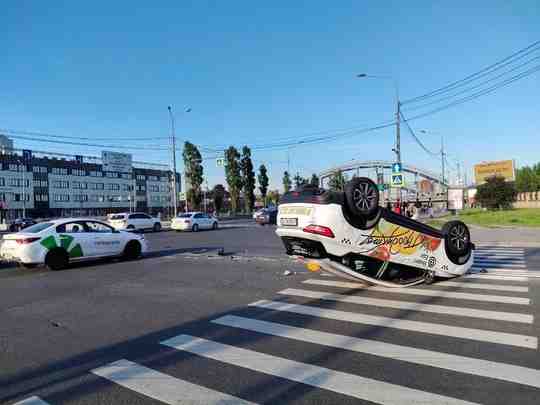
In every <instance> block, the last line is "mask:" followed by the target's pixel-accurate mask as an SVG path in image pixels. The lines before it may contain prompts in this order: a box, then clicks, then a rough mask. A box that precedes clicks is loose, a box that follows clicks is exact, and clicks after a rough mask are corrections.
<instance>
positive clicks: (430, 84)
mask: <svg viewBox="0 0 540 405" xmlns="http://www.w3.org/2000/svg"><path fill="white" fill-rule="evenodd" d="M291 3H292V5H291ZM329 4H331V3H328V2H322V1H305V2H301V1H297V2H285V1H274V2H268V3H267V4H264V5H263V4H262V3H257V2H250V1H233V2H218V1H212V2H207V1H193V2H188V1H184V2H178V1H160V2H153V3H148V2H133V1H129V2H128V1H116V2H105V1H94V2H91V3H86V4H85V3H81V2H55V1H49V2H39V1H20V2H11V4H9V5H4V6H3V10H2V14H1V15H0V26H1V27H2V35H1V36H0V49H2V50H3V52H2V63H1V64H0V128H8V129H16V130H24V131H38V132H44V133H51V134H58V135H65V136H77V137H87V138H94V139H95V140H94V141H93V142H94V143H99V144H108V145H119V146H123V147H135V148H137V150H133V151H130V152H132V153H133V155H134V159H136V160H145V161H151V162H161V163H168V162H169V160H170V158H169V154H168V153H167V152H166V151H160V150H153V149H151V148H159V147H166V144H167V140H166V139H156V138H162V137H166V136H167V135H168V134H169V121H168V113H167V106H168V105H172V106H173V108H174V110H175V112H176V120H177V136H178V139H179V141H180V142H181V141H183V140H190V141H191V142H193V143H196V144H199V145H208V146H215V145H229V144H235V145H243V144H247V145H254V144H261V143H268V142H272V141H273V140H275V139H280V138H288V139H300V138H301V137H302V136H305V135H307V134H311V133H313V132H318V131H327V130H328V131H332V130H339V129H343V128H350V127H357V128H363V127H367V126H371V125H374V124H378V123H380V122H383V121H387V120H391V119H392V117H393V114H394V109H395V105H394V101H393V97H394V92H393V87H392V83H391V82H390V81H384V80H376V79H356V78H355V74H357V73H360V72H365V73H370V74H378V75H391V76H393V77H395V78H396V79H397V80H398V82H399V88H400V96H401V98H402V99H407V98H411V97H414V96H417V95H420V94H424V93H426V92H428V91H430V90H432V89H435V88H438V87H440V86H442V85H444V84H447V83H449V82H452V81H454V80H458V79H461V78H463V77H465V76H467V75H468V74H470V73H473V72H475V71H477V70H479V69H481V68H483V67H484V66H487V65H489V64H491V63H493V62H496V61H497V60H499V59H502V58H503V57H505V56H507V55H509V54H511V53H513V52H515V51H517V50H519V49H521V48H524V47H525V46H527V45H529V44H531V43H532V42H534V41H537V40H539V39H540V24H538V18H539V16H540V4H539V3H538V2H537V1H535V0H531V1H519V2H508V1H476V2H471V1H467V2H465V1H453V2H437V4H436V3H435V2H428V1H415V2H403V1H386V2H376V1H365V2H359V1H338V2H334V3H332V4H331V6H329ZM537 55H540V52H537ZM535 64H536V65H538V64H540V62H538V61H537V62H536V63H532V64H531V65H530V66H534V65H535ZM539 89H540V73H536V74H534V75H531V76H529V77H527V78H525V79H523V80H520V81H517V82H515V83H514V84H512V85H510V86H508V87H505V88H502V89H500V90H498V91H496V92H494V93H493V94H490V95H487V96H484V97H481V98H478V99H477V100H474V101H472V102H469V103H466V104H463V105H460V106H458V107H455V108H452V109H448V110H445V111H443V112H440V113H438V114H434V115H432V116H429V117H426V118H423V119H419V120H416V121H413V122H411V125H412V127H413V128H414V129H415V130H417V131H419V130H421V129H425V130H430V131H431V134H423V133H419V134H418V135H419V136H421V138H422V140H423V141H424V142H425V144H426V145H427V146H428V147H429V148H431V149H434V150H436V149H438V148H439V143H440V140H439V138H440V135H441V134H442V135H444V137H445V139H446V141H445V142H446V143H447V148H448V152H449V153H450V154H451V155H452V156H453V157H454V158H459V159H460V160H461V161H463V162H464V164H465V166H466V167H468V168H469V169H470V168H471V167H472V165H473V164H474V163H476V162H478V161H482V160H495V159H507V158H508V159H516V161H517V163H518V165H523V164H532V163H535V162H537V161H539V160H540V156H539V155H538V152H537V151H538V146H539V144H540V142H539V135H540V134H539V132H540V130H539V128H540V125H539V119H540V118H539V115H538V111H539ZM188 106H189V107H191V108H192V112H190V113H189V114H182V113H181V112H182V110H183V109H184V108H185V107H188ZM404 111H405V114H407V115H413V114H415V113H417V112H423V111H427V109H425V110H418V111H416V110H415V111H410V112H407V110H404ZM130 137H133V139H131V140H126V138H128V139H129V138H130ZM135 138H137V139H135ZM144 138H148V139H144ZM151 138H154V139H151ZM49 139H50V138H49ZM57 140H58V139H57ZM15 142H16V146H18V147H24V148H27V147H28V148H31V149H36V150H51V151H61V152H66V153H84V154H91V155H99V154H100V151H101V149H102V148H99V147H97V148H94V147H83V146H68V145H62V144H50V143H41V142H37V141H35V140H34V141H29V140H21V139H15ZM83 142H84V141H83ZM87 142H92V141H87ZM393 142H394V129H393V128H387V129H383V130H380V131H375V132H369V133H364V134H356V135H355V134H351V135H348V136H346V137H341V138H339V139H337V140H335V141H333V142H328V143H323V144H316V145H299V146H296V147H294V148H291V149H290V150H289V152H288V153H289V156H290V162H291V163H290V165H291V171H293V172H296V171H297V170H298V171H300V173H301V174H303V175H305V176H307V175H309V174H311V173H312V172H318V171H320V170H323V169H326V168H328V167H331V166H333V165H336V164H339V163H343V162H345V161H348V160H351V159H360V160H365V159H392V158H393V153H392V152H391V148H392V146H393ZM402 155H403V161H404V162H405V163H411V164H414V165H417V166H420V167H424V168H427V169H431V170H434V171H439V166H440V163H439V161H437V160H436V159H433V158H431V157H429V156H428V155H427V154H426V153H425V152H423V151H422V150H421V149H420V148H419V147H418V145H416V144H415V143H414V142H413V139H412V138H411V136H410V135H409V134H408V133H407V132H406V130H405V129H403V131H402ZM209 156H211V154H209ZM253 156H254V160H255V163H256V164H257V165H258V164H260V163H263V162H264V163H266V164H267V165H268V166H269V168H270V175H271V184H272V186H274V187H276V186H278V185H280V184H281V175H282V172H283V170H285V169H286V167H287V151H286V150H283V149H282V150H270V151H268V150H267V151H254V152H253ZM450 160H451V162H452V159H450ZM222 172H223V169H220V168H217V167H216V165H215V163H214V162H213V161H211V160H210V161H207V162H205V173H206V174H207V175H208V182H209V184H210V185H212V184H214V183H216V182H224V176H223V173H222Z"/></svg>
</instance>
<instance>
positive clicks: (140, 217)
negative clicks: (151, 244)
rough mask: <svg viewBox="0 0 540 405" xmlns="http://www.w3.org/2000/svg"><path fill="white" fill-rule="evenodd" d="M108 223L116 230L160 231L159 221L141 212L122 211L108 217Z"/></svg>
mask: <svg viewBox="0 0 540 405" xmlns="http://www.w3.org/2000/svg"><path fill="white" fill-rule="evenodd" d="M107 222H108V223H109V225H111V226H112V227H113V228H114V229H116V230H126V231H145V230H152V231H154V232H159V231H161V221H160V220H159V219H158V218H154V217H151V216H150V215H148V214H145V213H143V212H134V213H129V212H122V213H119V214H112V215H110V217H108V221H107Z"/></svg>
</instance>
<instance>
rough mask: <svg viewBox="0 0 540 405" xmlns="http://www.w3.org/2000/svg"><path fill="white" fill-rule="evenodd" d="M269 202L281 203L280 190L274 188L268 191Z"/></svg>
mask: <svg viewBox="0 0 540 405" xmlns="http://www.w3.org/2000/svg"><path fill="white" fill-rule="evenodd" d="M268 202H271V203H273V204H274V205H277V204H278V203H279V191H278V190H273V191H269V192H268Z"/></svg>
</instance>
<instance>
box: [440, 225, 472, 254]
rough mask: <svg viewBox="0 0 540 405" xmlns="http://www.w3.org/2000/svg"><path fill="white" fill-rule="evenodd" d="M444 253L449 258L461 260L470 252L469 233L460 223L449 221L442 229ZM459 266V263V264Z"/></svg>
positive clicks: (465, 226)
mask: <svg viewBox="0 0 540 405" xmlns="http://www.w3.org/2000/svg"><path fill="white" fill-rule="evenodd" d="M442 234H443V235H444V243H445V248H446V253H447V254H448V256H449V257H451V258H452V257H454V258H463V257H465V256H468V255H469V254H470V251H471V233H470V232H469V228H468V227H467V225H465V224H464V223H463V222H461V221H450V222H447V223H446V224H444V226H443V228H442ZM460 264H461V263H460Z"/></svg>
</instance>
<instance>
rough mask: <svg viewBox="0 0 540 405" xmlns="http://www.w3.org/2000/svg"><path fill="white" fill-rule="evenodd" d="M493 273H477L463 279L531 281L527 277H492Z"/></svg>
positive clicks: (466, 275) (467, 275)
mask: <svg viewBox="0 0 540 405" xmlns="http://www.w3.org/2000/svg"><path fill="white" fill-rule="evenodd" d="M491 274H492V273H491V272H489V273H475V274H465V275H464V276H461V277H460V279H461V278H478V279H484V280H508V281H529V278H528V277H527V276H528V275H527V276H512V275H504V276H502V275H491Z"/></svg>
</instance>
